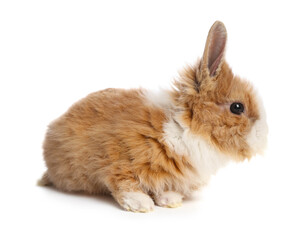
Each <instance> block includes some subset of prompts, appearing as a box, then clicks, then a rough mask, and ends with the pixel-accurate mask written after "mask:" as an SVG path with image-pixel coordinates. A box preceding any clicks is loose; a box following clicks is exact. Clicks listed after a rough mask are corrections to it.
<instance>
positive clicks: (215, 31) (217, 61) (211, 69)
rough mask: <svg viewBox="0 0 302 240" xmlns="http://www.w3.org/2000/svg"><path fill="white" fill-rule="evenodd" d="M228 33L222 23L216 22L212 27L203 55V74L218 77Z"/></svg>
mask: <svg viewBox="0 0 302 240" xmlns="http://www.w3.org/2000/svg"><path fill="white" fill-rule="evenodd" d="M226 41H227V31H226V28H225V26H224V24H223V23H222V22H219V21H216V22H215V23H214V24H213V26H212V27H211V29H210V31H209V34H208V38H207V42H206V46H205V49H204V53H203V58H202V59H203V60H202V66H201V67H202V69H201V70H202V72H204V71H206V72H207V73H208V74H209V76H210V77H214V76H216V74H217V73H218V72H219V69H220V66H221V64H222V62H223V59H224V52H225V46H226Z"/></svg>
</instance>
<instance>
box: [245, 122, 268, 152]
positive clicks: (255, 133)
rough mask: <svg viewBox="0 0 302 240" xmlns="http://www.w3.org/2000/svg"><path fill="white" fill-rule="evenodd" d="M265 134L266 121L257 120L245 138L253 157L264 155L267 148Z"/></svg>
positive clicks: (266, 128)
mask: <svg viewBox="0 0 302 240" xmlns="http://www.w3.org/2000/svg"><path fill="white" fill-rule="evenodd" d="M267 134H268V126H267V123H266V120H265V119H259V120H257V121H256V122H255V123H254V126H253V127H252V129H251V131H250V133H249V134H248V135H247V138H246V141H247V143H248V145H249V147H250V149H251V151H252V153H253V155H256V154H263V153H264V150H265V148H266V146H267Z"/></svg>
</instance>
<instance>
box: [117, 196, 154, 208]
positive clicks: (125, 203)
mask: <svg viewBox="0 0 302 240" xmlns="http://www.w3.org/2000/svg"><path fill="white" fill-rule="evenodd" d="M120 204H121V206H122V207H123V208H124V209H126V210H127V211H132V212H150V211H153V209H154V202H153V200H152V199H151V198H150V197H149V196H148V195H147V194H145V193H142V192H125V193H123V194H122V198H121V201H120Z"/></svg>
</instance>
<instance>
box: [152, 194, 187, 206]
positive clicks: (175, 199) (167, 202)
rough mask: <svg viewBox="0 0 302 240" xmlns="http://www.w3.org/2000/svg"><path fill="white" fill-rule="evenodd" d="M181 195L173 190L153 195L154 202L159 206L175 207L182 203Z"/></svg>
mask: <svg viewBox="0 0 302 240" xmlns="http://www.w3.org/2000/svg"><path fill="white" fill-rule="evenodd" d="M182 199H183V195H181V194H180V193H177V192H173V191H167V192H163V193H161V194H159V195H158V196H156V197H155V202H156V204H157V205H158V206H160V207H168V208H176V207H180V206H181V204H182Z"/></svg>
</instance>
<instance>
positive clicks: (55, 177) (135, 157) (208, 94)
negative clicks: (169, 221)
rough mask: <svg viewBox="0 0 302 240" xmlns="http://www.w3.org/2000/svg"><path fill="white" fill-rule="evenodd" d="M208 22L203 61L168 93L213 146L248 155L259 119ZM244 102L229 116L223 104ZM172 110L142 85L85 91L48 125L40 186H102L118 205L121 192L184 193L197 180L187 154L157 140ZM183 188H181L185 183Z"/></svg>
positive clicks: (221, 35) (222, 37)
mask: <svg viewBox="0 0 302 240" xmlns="http://www.w3.org/2000/svg"><path fill="white" fill-rule="evenodd" d="M224 31H225V29H224V26H223V24H222V23H219V22H216V23H215V24H214V25H213V27H212V29H211V30H210V33H209V37H208V40H207V44H206V47H205V52H204V56H203V59H202V60H201V61H198V62H197V64H196V65H195V66H193V67H187V68H186V69H185V70H184V71H183V72H182V73H181V74H180V78H179V79H178V80H177V81H176V82H175V89H174V90H173V91H171V92H170V95H171V97H172V99H173V101H174V105H175V106H176V108H177V109H179V111H181V113H182V121H183V123H184V124H185V125H186V126H188V127H189V128H190V129H191V131H192V133H193V134H196V135H199V136H202V137H203V138H204V139H206V140H207V141H209V143H211V144H213V145H214V146H215V148H217V150H219V151H221V152H223V153H226V154H228V155H231V156H233V157H235V158H236V159H244V158H246V157H247V158H249V157H250V156H251V155H252V153H251V151H250V149H249V146H248V145H247V143H246V141H245V136H246V135H247V133H248V132H249V131H250V129H251V127H252V125H253V122H254V121H255V120H257V119H258V118H259V116H258V109H257V105H256V103H255V102H254V96H253V92H252V91H251V86H250V85H249V84H248V83H246V82H243V81H241V80H240V79H239V78H238V77H235V76H234V75H233V73H232V71H231V69H230V68H229V67H228V65H227V63H226V62H225V61H224V50H225V42H226V32H224ZM234 101H239V102H242V103H244V104H245V108H246V111H245V113H244V114H243V115H240V116H238V115H234V114H232V113H231V112H230V111H229V108H228V104H230V103H232V102H234ZM171 114H172V115H173V112H169V113H167V112H165V110H164V109H163V108H160V107H157V106H155V105H154V104H151V103H149V102H148V101H147V100H146V98H145V97H144V90H122V89H106V90H103V91H99V92H96V93H92V94H90V95H89V96H87V97H86V98H84V99H82V100H81V101H79V102H78V103H76V104H75V105H73V106H72V107H71V108H70V109H69V110H68V111H67V112H66V113H65V114H64V115H63V116H61V117H60V118H59V119H57V120H56V121H54V122H53V123H51V124H50V126H49V129H48V131H47V134H46V138H45V142H44V158H45V161H46V164H47V168H48V170H47V173H46V174H45V175H44V176H43V179H42V181H41V184H45V185H48V184H50V183H52V184H54V185H55V187H57V188H58V189H61V190H63V191H85V192H88V193H93V194H99V193H103V192H110V193H111V194H112V195H113V196H114V197H115V199H116V200H117V201H118V202H119V203H120V204H121V205H123V204H124V202H123V201H124V198H123V193H125V192H142V193H145V194H149V195H151V196H154V197H155V199H156V198H157V197H158V196H160V194H161V193H162V192H165V191H175V192H179V193H182V194H184V195H185V194H187V192H186V191H185V187H184V182H186V185H189V189H190V191H193V190H195V189H197V188H198V187H199V184H196V182H194V181H192V183H188V182H190V179H188V178H189V177H190V176H191V177H192V176H197V172H196V169H195V168H194V167H193V164H192V163H191V161H190V159H189V158H188V156H183V155H178V154H177V153H176V152H175V151H174V150H173V149H171V148H170V147H169V146H168V145H167V143H166V142H165V139H164V124H165V123H166V122H168V121H169V119H171ZM186 188H188V186H186Z"/></svg>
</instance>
